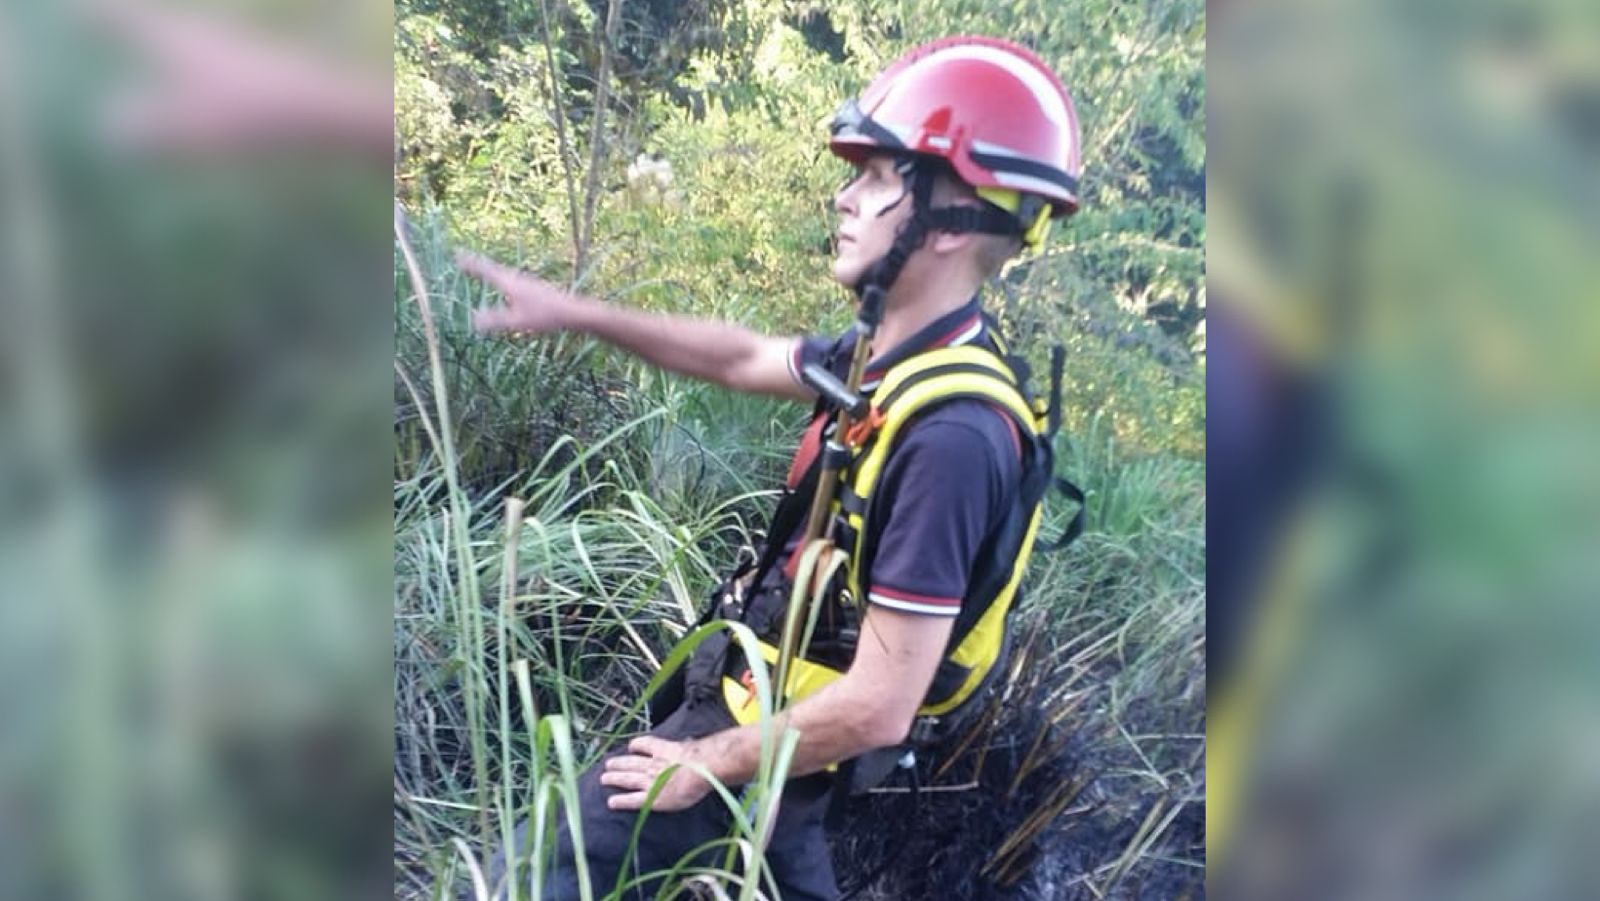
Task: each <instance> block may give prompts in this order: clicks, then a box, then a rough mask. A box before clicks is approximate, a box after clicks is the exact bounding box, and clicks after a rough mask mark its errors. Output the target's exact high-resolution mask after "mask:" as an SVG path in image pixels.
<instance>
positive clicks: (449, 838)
mask: <svg viewBox="0 0 1600 901" xmlns="http://www.w3.org/2000/svg"><path fill="white" fill-rule="evenodd" d="M412 237H413V239H414V240H413V241H411V242H406V243H408V244H409V243H414V244H415V246H416V251H417V252H416V253H415V254H413V259H410V260H408V259H406V254H405V253H403V252H398V250H399V249H398V248H397V261H396V271H397V291H396V308H395V316H396V334H397V360H396V369H397V375H396V419H395V428H396V435H397V442H396V446H397V452H396V460H395V636H394V640H395V646H394V653H395V719H396V742H395V810H396V821H395V861H396V889H397V894H399V895H400V896H402V897H407V898H445V897H455V896H457V895H458V894H459V893H462V892H465V893H466V894H467V895H468V896H469V897H471V896H474V895H483V894H485V893H486V892H487V891H488V890H489V889H490V888H491V887H490V886H488V885H486V884H485V883H484V876H483V870H484V866H485V861H486V859H487V857H488V854H489V853H490V851H491V850H492V849H493V848H494V847H496V846H498V845H501V844H504V843H506V842H507V841H508V839H509V837H510V832H511V829H512V827H513V826H514V824H515V822H516V821H517V820H518V819H521V818H524V817H526V818H529V819H530V821H531V822H534V823H535V824H536V825H542V826H546V827H548V826H552V825H553V824H554V822H555V821H556V819H557V818H560V817H566V816H569V815H570V814H571V805H572V802H573V798H574V792H573V785H574V780H575V779H576V776H577V774H578V773H579V772H581V770H582V769H583V768H584V767H585V766H587V765H588V764H590V763H592V762H593V761H595V760H596V759H598V758H599V756H600V755H601V754H603V753H604V752H605V750H606V749H607V748H608V747H610V746H611V744H612V743H613V742H614V741H616V740H617V739H618V738H620V737H621V736H623V735H626V734H629V733H631V732H634V731H637V730H638V729H640V728H642V727H643V726H644V724H645V721H644V717H643V715H642V714H641V712H640V699H641V698H642V696H643V695H644V693H645V691H646V690H647V687H648V684H649V682H650V680H651V679H652V678H658V677H659V674H660V673H661V672H662V665H663V664H665V665H666V666H668V667H670V666H671V665H672V662H673V661H675V660H678V659H681V655H682V653H683V650H682V645H681V644H680V640H681V639H682V638H683V637H684V636H685V633H686V632H687V631H688V626H689V624H690V623H692V622H693V621H694V620H695V618H696V617H697V616H698V614H699V609H700V605H701V604H702V602H703V601H702V599H703V598H704V597H705V595H706V593H707V591H708V590H709V589H710V587H711V586H712V585H713V584H714V583H715V581H716V579H717V576H718V575H719V573H721V572H723V571H725V570H726V569H727V568H729V567H730V566H731V565H732V563H733V561H734V559H735V557H736V555H737V554H738V553H739V552H740V549H741V548H743V547H748V546H751V545H753V544H754V542H755V538H756V537H757V536H756V530H757V529H758V528H759V527H760V525H761V523H762V520H763V517H764V515H765V513H766V510H767V507H768V506H769V505H770V498H771V495H770V493H769V492H768V490H767V489H769V488H770V487H771V486H775V485H776V484H778V481H779V477H780V475H781V472H782V468H783V465H784V463H785V461H786V458H787V454H788V451H789V449H790V447H792V442H793V440H794V438H795V436H796V435H797V434H798V427H799V425H800V423H801V422H802V421H803V417H804V411H802V410H799V409H798V408H792V407H784V406H780V405H778V404H776V403H772V402H768V401H763V400H759V399H753V398H744V397H737V396H733V395H729V394H726V393H724V392H720V391H716V390H714V389H710V388H707V387H704V386H700V385H696V384H691V383H688V382H685V381H683V380H680V379H675V378H670V377H665V376H662V375H660V374H657V373H650V372H648V371H647V370H644V369H642V368H640V367H637V366H636V365H634V364H632V363H631V362H629V361H627V360H624V359H622V358H621V357H620V356H618V355H615V354H613V353H612V352H610V351H607V350H605V349H603V348H599V347H597V346H596V345H595V344H594V343H593V342H591V341H588V340H585V339H583V338H581V337H576V336H564V337H556V338H546V339H540V340H539V341H535V342H528V343H512V342H499V341H496V342H489V341H482V340H479V339H476V338H474V337H473V336H472V335H471V334H470V331H469V329H468V318H467V312H468V310H469V308H470V307H471V306H472V305H473V304H474V303H476V302H481V296H480V289H479V288H477V287H476V286H474V285H472V284H470V283H468V282H466V281H465V280H464V279H462V278H461V277H460V276H459V275H457V274H456V273H455V271H454V269H453V267H451V266H450V265H449V262H448V259H449V242H448V240H447V238H446V233H445V227H444V225H443V223H442V220H440V219H439V218H432V219H429V220H428V221H427V222H424V223H423V224H422V228H421V229H420V231H419V232H416V233H414V234H412ZM523 262H524V264H525V265H529V266H533V267H537V266H538V265H540V262H541V261H539V260H527V261H523ZM757 325H759V323H757ZM1085 421H1086V424H1085V425H1084V426H1083V427H1081V428H1080V429H1079V430H1078V431H1077V433H1076V434H1073V435H1070V436H1064V437H1063V438H1062V440H1061V444H1060V448H1059V449H1060V451H1061V461H1060V464H1059V469H1060V470H1061V471H1062V472H1063V473H1067V474H1070V475H1071V476H1072V477H1073V478H1074V480H1076V481H1078V482H1079V483H1080V484H1083V485H1084V486H1085V487H1086V488H1087V489H1088V491H1089V522H1090V527H1089V529H1088V531H1087V532H1086V533H1085V534H1084V536H1083V538H1082V539H1080V541H1079V542H1078V543H1077V544H1075V545H1074V546H1073V547H1072V548H1070V549H1069V550H1067V551H1066V552H1063V553H1060V554H1054V555H1036V556H1035V558H1034V563H1033V564H1032V566H1031V571H1030V574H1029V577H1028V581H1027V583H1026V600H1025V603H1024V605H1023V607H1022V609H1021V610H1019V612H1018V614H1017V616H1018V622H1017V626H1018V628H1017V634H1018V635H1019V637H1020V639H1021V640H1020V641H1019V648H1018V653H1017V654H1016V655H1015V657H1014V659H1013V666H1012V668H1011V669H1010V670H1009V671H1008V672H1007V674H1006V678H1005V679H1004V680H1003V684H1002V686H1001V688H1000V690H999V691H998V692H997V694H996V695H995V697H994V701H993V703H992V704H991V706H990V707H989V709H988V710H987V711H986V715H985V716H983V717H981V718H980V720H979V721H978V722H977V723H976V724H974V726H973V727H972V729H971V730H970V731H969V732H968V733H967V734H965V735H963V736H961V737H960V739H959V740H958V741H956V742H953V743H952V746H951V747H950V748H948V749H946V752H945V753H944V754H943V755H940V756H938V757H935V758H932V759H929V760H925V761H922V762H921V764H920V767H921V770H922V771H923V774H924V777H925V779H924V781H925V782H928V783H929V784H930V786H931V788H930V790H929V791H928V792H926V793H924V795H925V797H924V800H923V802H922V803H923V804H924V806H925V807H927V808H928V810H929V811H930V813H929V815H928V816H927V817H924V818H921V819H925V820H926V823H924V824H921V825H918V826H916V827H913V828H910V829H907V828H905V827H906V825H907V824H905V823H904V822H903V819H904V810H903V807H901V806H899V805H901V804H902V803H903V801H904V795H903V794H899V793H896V792H895V791H894V790H893V787H891V789H890V790H887V791H885V792H883V793H880V794H876V795H873V796H869V797H868V798H866V799H860V800H858V801H855V802H852V804H851V805H850V809H849V811H848V812H849V814H850V817H849V819H848V820H847V822H846V825H845V827H844V829H843V830H842V831H841V832H840V833H839V834H838V835H836V836H835V846H836V852H837V853H836V858H837V859H838V860H839V862H840V866H839V869H840V875H841V881H842V882H843V883H844V884H845V885H847V886H848V885H851V884H853V883H854V882H855V881H858V880H859V879H860V878H861V877H862V875H863V874H865V873H867V872H869V871H871V870H873V869H876V865H877V862H878V861H879V860H881V859H883V857H884V855H886V854H889V853H891V849H892V846H893V845H894V844H895V843H896V842H899V843H901V844H905V845H908V846H909V851H908V852H907V853H904V854H902V858H903V862H902V863H901V864H900V865H899V866H898V867H895V868H891V869H890V870H889V871H888V872H887V873H885V874H884V876H883V877H882V879H881V880H880V882H879V883H877V884H876V885H874V886H873V887H872V888H870V889H869V890H868V891H867V892H865V893H863V895H862V896H861V897H864V898H871V897H934V896H937V897H957V898H959V897H990V896H997V897H998V896H1004V897H1031V898H1072V897H1083V898H1090V897H1093V898H1100V897H1136V896H1140V895H1141V894H1143V893H1147V892H1149V891H1150V890H1151V887H1152V886H1160V887H1162V888H1161V890H1160V891H1161V893H1162V894H1163V896H1165V895H1168V894H1174V895H1175V894H1179V893H1181V892H1183V891H1186V890H1187V891H1194V890H1196V889H1197V887H1198V886H1199V885H1200V884H1201V870H1200V867H1201V866H1203V858H1202V852H1201V847H1202V842H1203V837H1202V835H1201V833H1200V825H1199V824H1200V821H1201V817H1200V816H1199V814H1200V805H1201V804H1202V803H1203V802H1202V800H1201V799H1202V796H1203V777H1202V767H1201V761H1202V759H1203V748H1204V745H1203V741H1202V740H1201V734H1202V733H1203V731H1204V643H1203V642H1204V639H1203V635H1204V543H1203V535H1204V515H1203V503H1204V496H1203V481H1204V480H1203V468H1202V464H1201V463H1200V462H1199V461H1197V460H1192V459H1187V458H1184V457H1179V456H1174V455H1170V454H1152V455H1147V456H1143V457H1140V458H1128V457H1126V456H1124V454H1123V452H1122V451H1121V450H1120V444H1119V439H1118V437H1117V436H1118V432H1119V431H1120V430H1125V429H1126V427H1127V425H1126V423H1118V424H1117V425H1116V427H1113V424H1112V423H1110V422H1107V421H1104V420H1103V419H1101V418H1097V417H1094V416H1090V417H1087V419H1086V420H1085ZM1071 512H1072V511H1071V510H1070V509H1069V508H1068V507H1066V506H1065V505H1052V506H1051V507H1050V508H1048V512H1047V528H1046V531H1047V533H1050V534H1053V533H1055V532H1056V531H1057V530H1058V529H1059V528H1060V527H1061V526H1062V525H1063V524H1064V523H1065V520H1066V518H1067V517H1068V516H1069V515H1070V513H1071ZM675 647H677V648H678V650H677V651H673V649H674V648H675ZM763 703H767V701H763ZM792 741H793V737H792V736H789V737H783V736H770V737H769V742H768V751H769V754H768V755H767V756H766V757H765V760H766V767H765V769H764V772H763V774H762V776H761V777H760V778H759V779H758V780H757V782H756V785H755V786H754V788H753V791H754V792H755V793H756V794H757V796H759V797H762V798H763V799H765V800H767V801H771V800H774V799H776V798H777V796H778V789H779V788H780V787H781V784H782V775H783V773H784V771H785V761H786V751H787V749H789V748H791V747H792V744H790V743H792ZM723 797H724V800H725V801H729V802H731V801H732V800H733V799H732V796H731V795H728V794H726V793H724V795H723ZM759 809H760V810H762V811H769V805H767V804H763V805H762V806H761V807H760V808H759ZM941 813H947V814H948V816H942V815H941ZM946 819H949V820H951V821H955V822H960V823H962V826H961V827H960V828H959V829H957V830H955V831H954V832H949V831H943V832H942V831H940V830H941V829H943V828H944V827H942V826H940V825H939V824H940V822H941V821H943V820H946ZM735 820H736V822H738V821H740V818H738V817H736V818H735ZM746 825H747V827H748V828H746V829H745V830H744V831H743V832H741V833H739V834H734V835H730V836H729V838H728V842H727V843H726V846H725V847H726V853H725V854H724V855H723V857H722V860H723V865H722V866H720V867H716V868H713V870H712V871H710V872H699V873H680V874H678V875H677V876H676V877H675V878H674V879H673V881H672V883H671V885H670V886H669V890H670V889H672V888H674V887H676V888H683V887H684V886H685V885H687V883H688V882H690V881H695V882H696V884H699V885H702V886H703V885H706V884H717V885H719V886H721V887H722V888H721V889H720V890H722V891H726V892H727V894H728V895H729V896H730V897H733V896H739V897H746V898H748V897H753V893H755V892H756V891H757V890H758V889H760V888H761V887H762V879H763V878H764V877H763V875H762V871H763V862H762V860H761V856H760V854H759V853H747V852H745V851H742V850H740V849H741V847H743V848H748V849H751V850H753V849H755V848H756V847H758V846H759V842H756V841H754V837H755V836H757V835H760V834H761V832H760V831H759V828H758V827H760V826H761V825H762V824H761V823H755V824H749V823H746ZM533 832H534V836H535V838H536V840H537V842H538V844H536V846H535V847H532V848H529V849H527V850H528V853H527V854H526V855H524V856H522V857H521V858H520V864H521V866H520V869H519V872H518V874H517V878H518V881H519V883H520V884H521V885H522V886H524V887H525V886H527V884H528V877H529V873H528V867H529V866H530V865H531V866H532V867H534V868H538V867H541V866H543V865H544V864H543V863H542V862H541V861H542V860H543V859H544V857H545V855H546V854H547V853H548V851H549V847H548V844H547V842H546V841H545V839H546V838H547V835H546V832H547V830H546V829H542V828H536V829H535V830H533ZM741 843H743V844H742V845H741ZM930 861H932V862H935V863H930ZM941 866H942V867H944V869H940V867H941ZM612 890H613V886H611V885H592V886H588V887H587V889H586V891H587V892H588V896H590V897H595V898H601V897H605V896H606V895H607V894H608V893H610V892H611V891H612ZM683 890H684V891H688V890H689V889H687V888H683ZM930 891H932V892H934V894H928V892H930Z"/></svg>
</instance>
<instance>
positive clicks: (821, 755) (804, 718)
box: [695, 680, 903, 785]
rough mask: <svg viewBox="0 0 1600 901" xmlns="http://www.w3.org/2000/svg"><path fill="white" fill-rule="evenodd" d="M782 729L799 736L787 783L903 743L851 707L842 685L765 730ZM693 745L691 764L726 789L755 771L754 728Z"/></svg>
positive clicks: (877, 719) (757, 739) (757, 732)
mask: <svg viewBox="0 0 1600 901" xmlns="http://www.w3.org/2000/svg"><path fill="white" fill-rule="evenodd" d="M788 726H793V727H794V728H795V729H796V730H798V731H799V733H800V742H799V744H798V745H797V746H796V747H795V752H794V757H793V758H792V759H791V761H790V764H789V775H790V776H791V777H793V776H804V775H806V774H808V773H815V772H817V771H819V770H821V769H823V768H825V767H827V766H828V765H829V764H833V763H838V762H839V761H841V760H848V759H850V758H851V757H855V756H856V755H858V754H864V753H866V752H867V751H871V750H875V749H877V748H880V747H885V746H887V745H891V744H893V743H894V742H896V741H898V740H899V739H900V738H901V737H903V736H900V735H897V734H896V731H895V730H893V729H887V730H886V729H885V724H884V720H883V718H882V717H881V716H879V715H878V714H877V713H876V712H875V711H874V710H871V709H868V708H865V707H863V705H862V704H860V703H859V702H857V701H856V700H855V699H854V698H853V697H852V696H851V692H850V691H849V689H848V687H847V686H846V685H845V683H844V681H843V680H841V681H839V682H835V683H833V684H831V685H828V686H827V687H825V688H823V689H822V690H821V691H819V692H817V693H816V694H815V695H813V696H811V697H809V698H807V699H806V700H804V701H801V702H800V703H799V704H796V705H795V706H794V707H791V708H789V709H788V710H786V711H784V712H782V713H780V714H779V715H778V717H777V719H776V721H775V722H774V723H772V725H771V727H770V728H772V730H773V731H772V735H773V737H774V738H776V737H777V736H779V735H781V734H782V733H783V730H784V729H785V728H786V727H788ZM695 745H696V750H695V756H696V758H698V759H699V760H700V761H701V763H703V764H704V765H705V767H706V768H707V769H709V770H710V771H711V772H712V773H713V774H714V775H715V776H716V777H717V778H718V779H719V780H721V781H722V782H723V783H724V784H726V785H741V784H743V783H746V782H749V781H750V780H751V779H754V778H755V776H756V774H757V772H758V771H759V769H760V765H761V726H760V725H759V724H752V725H749V726H738V727H735V728H732V729H725V730H723V731H722V732H717V733H714V734H712V735H708V736H706V737H705V738H702V739H699V740H698V741H697V742H695Z"/></svg>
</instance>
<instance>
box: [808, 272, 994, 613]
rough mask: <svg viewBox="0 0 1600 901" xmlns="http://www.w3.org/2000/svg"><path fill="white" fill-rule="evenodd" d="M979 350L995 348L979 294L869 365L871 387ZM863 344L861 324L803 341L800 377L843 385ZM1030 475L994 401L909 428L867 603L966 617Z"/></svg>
mask: <svg viewBox="0 0 1600 901" xmlns="http://www.w3.org/2000/svg"><path fill="white" fill-rule="evenodd" d="M974 343H976V344H980V345H985V346H988V347H990V348H991V349H993V347H994V344H993V339H992V338H991V337H990V335H989V334H988V327H987V325H986V324H985V322H984V319H983V314H982V310H981V308H980V306H979V303H978V299H977V298H976V297H974V298H973V299H972V300H971V301H969V302H968V303H967V304H966V305H965V306H963V307H961V308H960V309H958V310H955V311H954V312H951V313H949V314H948V315H945V316H942V317H940V318H939V319H937V320H935V321H934V322H932V323H930V324H929V325H928V326H927V327H926V328H923V329H922V330H921V331H919V332H917V333H916V334H915V335H912V336H911V337H910V338H908V339H906V340H905V341H903V342H901V343H900V344H899V345H897V346H895V347H894V348H893V349H892V350H890V351H889V352H888V353H886V354H883V355H881V356H879V357H874V358H872V359H871V360H870V361H868V364H867V370H866V373H865V374H864V375H863V377H862V389H863V390H864V391H866V392H867V393H869V394H870V393H871V392H872V391H873V390H875V389H876V388H877V386H878V384H879V383H880V382H881V381H882V380H883V376H884V374H885V373H886V372H888V370H889V369H890V367H892V366H894V365H895V364H896V363H900V362H902V361H904V360H906V359H908V358H910V357H912V356H915V355H916V354H919V353H922V352H924V351H927V350H931V349H933V348H937V347H949V346H954V345H959V344H974ZM854 345H855V328H854V327H853V326H852V327H851V328H850V329H848V330H846V332H845V333H844V334H843V335H840V336H838V337H835V338H826V337H812V338H801V339H798V340H797V341H796V342H795V345H794V349H793V350H792V351H791V352H790V355H789V366H790V375H791V376H793V377H794V379H795V381H796V382H797V383H798V382H799V381H800V377H799V373H800V370H801V367H803V366H805V365H806V364H808V363H823V364H824V365H830V364H831V368H832V369H833V371H834V373H835V374H836V375H837V376H839V377H840V378H841V379H843V378H844V377H845V376H846V375H847V370H848V369H849V365H850V351H851V349H852V348H853V347H854ZM822 425H823V423H822V420H821V418H818V419H816V420H813V422H812V424H811V426H810V427H809V428H808V429H807V430H806V433H805V435H804V436H803V438H802V440H801V447H800V449H799V450H797V451H796V455H795V459H796V461H797V462H796V465H794V466H792V467H791V469H790V478H791V483H792V482H793V481H794V480H795V479H796V478H797V477H798V472H799V471H802V470H803V469H804V466H803V465H800V461H806V460H809V458H810V457H811V455H813V454H814V453H815V448H816V444H817V441H818V436H819V435H820V433H821V429H822ZM1021 477H1022V466H1021V443H1020V438H1019V436H1018V434H1017V432H1016V428H1015V425H1014V424H1013V423H1012V421H1011V419H1010V417H1008V416H1007V415H1006V414H1004V413H1002V412H1000V411H999V410H998V409H996V408H995V407H993V406H991V405H990V404H989V403H987V402H985V401H980V400H974V399H971V398H959V399H956V400H952V401H948V402H945V403H942V404H939V405H938V406H936V407H934V408H933V409H931V410H928V411H926V412H924V413H922V414H920V415H919V416H918V417H917V418H916V419H915V420H913V421H912V422H910V423H908V424H907V425H906V426H905V428H904V429H903V430H902V431H901V433H900V435H899V436H898V437H897V439H896V442H895V445H894V446H893V447H891V448H890V449H889V457H888V459H887V461H885V464H884V468H883V474H882V476H881V477H880V479H879V483H878V485H877V487H876V490H875V491H874V493H873V497H872V501H871V509H870V511H869V513H868V517H867V520H868V525H869V528H870V529H871V531H872V535H871V536H869V539H875V542H876V547H877V554H876V557H875V558H874V559H873V561H872V572H871V573H870V576H871V585H869V586H864V588H865V590H866V591H867V599H868V600H869V601H870V602H871V603H874V604H879V605H881V606H884V607H890V608H893V609H895V610H901V611H904V612H907V613H918V614H925V615H931V616H952V617H953V616H955V615H956V614H958V613H959V612H960V610H961V599H962V598H963V597H964V596H965V595H966V592H967V583H968V581H969V579H970V576H971V573H972V564H973V560H974V558H976V556H977V553H978V549H979V547H980V546H981V545H982V544H983V539H984V538H985V537H986V536H987V535H988V534H989V532H990V531H991V530H992V529H994V528H995V527H997V526H998V525H999V524H1000V523H1001V521H1002V519H1003V518H1004V517H1005V515H1006V513H1007V509H1006V508H1007V505H1009V504H1010V503H1011V502H1012V499H1013V498H1014V497H1015V494H1016V489H1017V484H1018V482H1019V481H1020V480H1021Z"/></svg>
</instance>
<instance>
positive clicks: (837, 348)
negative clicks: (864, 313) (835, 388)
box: [789, 325, 856, 385]
mask: <svg viewBox="0 0 1600 901" xmlns="http://www.w3.org/2000/svg"><path fill="white" fill-rule="evenodd" d="M855 341H856V332H855V326H853V325H852V326H851V327H850V328H848V329H846V330H845V333H844V334H842V335H837V336H833V337H829V336H827V335H813V336H810V337H806V338H796V339H795V341H794V344H793V345H792V346H791V347H790V348H789V378H791V379H794V383H795V384H796V385H804V384H805V382H804V381H802V380H801V378H800V373H801V371H802V370H804V369H805V367H806V365H807V364H810V363H818V364H820V365H822V366H825V367H830V368H831V369H832V370H833V372H834V375H837V376H839V377H840V378H843V377H844V375H845V373H843V372H840V371H838V370H839V367H840V361H841V360H842V361H844V363H843V365H845V366H848V365H849V362H850V350H851V348H852V347H854V345H855Z"/></svg>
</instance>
